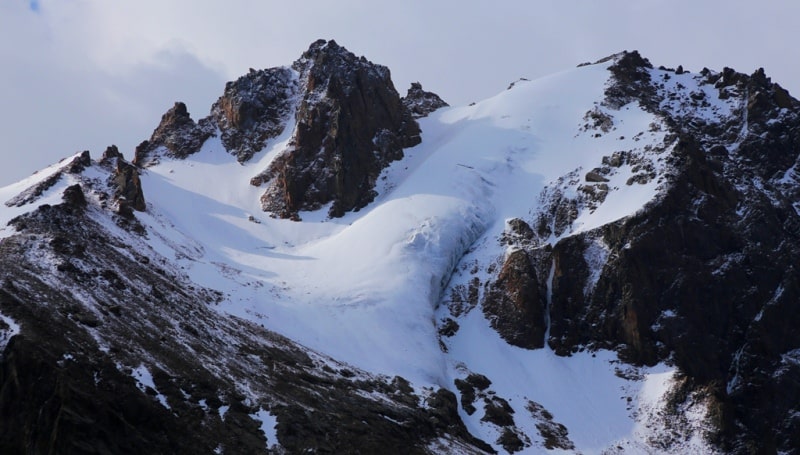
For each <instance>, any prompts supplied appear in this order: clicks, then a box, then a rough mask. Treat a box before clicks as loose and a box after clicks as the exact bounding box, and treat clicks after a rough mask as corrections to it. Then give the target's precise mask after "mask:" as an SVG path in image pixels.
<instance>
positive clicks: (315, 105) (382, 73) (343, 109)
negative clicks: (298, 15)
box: [253, 40, 420, 218]
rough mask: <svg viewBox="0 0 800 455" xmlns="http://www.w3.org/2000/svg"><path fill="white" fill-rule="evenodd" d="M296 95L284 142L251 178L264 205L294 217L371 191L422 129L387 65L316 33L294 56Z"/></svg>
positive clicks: (336, 210)
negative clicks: (289, 137)
mask: <svg viewBox="0 0 800 455" xmlns="http://www.w3.org/2000/svg"><path fill="white" fill-rule="evenodd" d="M293 69H294V70H295V71H297V72H298V73H299V79H300V96H299V99H298V103H297V108H296V113H295V130H294V134H293V136H292V140H291V141H290V143H289V146H288V147H287V149H286V150H285V151H284V152H283V154H281V155H280V156H279V157H278V158H276V159H275V161H273V162H272V164H271V165H270V167H269V169H267V170H266V171H265V172H264V173H262V174H260V175H259V176H257V177H256V178H254V179H253V184H255V185H261V184H266V185H267V190H266V193H265V194H264V196H263V197H262V199H261V201H262V205H263V208H264V210H266V211H269V212H272V213H274V214H276V215H277V216H280V217H283V218H297V217H298V212H299V211H301V210H316V209H319V208H321V207H322V206H324V205H326V204H331V205H330V207H329V209H328V214H329V216H331V217H339V216H342V215H343V214H344V213H345V212H347V211H350V210H358V209H360V208H362V207H364V206H365V205H366V204H368V203H369V202H371V201H372V200H373V198H374V197H375V194H376V193H375V190H374V187H375V182H376V180H377V178H378V176H379V175H380V173H381V171H382V170H383V169H384V168H385V167H386V166H388V165H389V163H391V162H392V161H395V160H398V159H400V158H402V157H403V148H406V147H411V146H413V145H416V144H418V143H419V142H420V130H419V126H418V125H417V123H416V121H414V118H413V116H412V114H411V112H410V111H409V109H408V108H407V107H406V106H405V105H404V104H403V103H402V101H401V99H400V96H399V94H398V93H397V90H395V88H394V84H393V83H392V80H391V76H390V73H389V70H388V68H386V67H385V66H382V65H377V64H374V63H372V62H370V61H368V60H367V59H366V58H364V57H356V56H355V54H353V53H351V52H349V51H347V50H346V49H345V48H343V47H341V46H339V45H338V44H336V42H335V41H324V40H319V41H316V42H315V43H313V44H312V45H311V47H310V48H309V50H308V51H306V52H305V53H303V56H302V57H301V58H300V59H299V60H298V61H296V62H295V63H294V65H293Z"/></svg>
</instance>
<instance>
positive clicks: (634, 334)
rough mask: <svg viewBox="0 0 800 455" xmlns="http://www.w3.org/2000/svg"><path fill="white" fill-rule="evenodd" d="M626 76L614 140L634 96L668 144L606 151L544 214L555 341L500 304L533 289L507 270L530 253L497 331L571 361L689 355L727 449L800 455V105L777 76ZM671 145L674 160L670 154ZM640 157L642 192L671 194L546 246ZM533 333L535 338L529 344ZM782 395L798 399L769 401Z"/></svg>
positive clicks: (536, 244) (634, 63)
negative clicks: (610, 355) (603, 352)
mask: <svg viewBox="0 0 800 455" xmlns="http://www.w3.org/2000/svg"><path fill="white" fill-rule="evenodd" d="M610 71H611V73H612V74H613V77H612V79H611V83H610V84H609V86H608V87H607V89H606V101H605V107H606V108H607V109H608V110H607V111H606V113H607V115H605V114H601V113H600V110H598V111H595V112H594V113H591V114H592V115H590V116H589V117H590V118H591V119H592V120H594V123H593V125H596V129H597V131H599V134H605V133H607V132H612V131H613V130H614V129H615V123H614V120H613V116H614V115H615V114H616V111H617V110H619V109H620V108H621V107H622V106H625V105H627V104H628V103H631V102H632V103H637V104H639V105H640V106H642V107H643V108H644V109H646V110H648V111H649V112H652V113H653V114H655V115H656V116H658V118H660V119H661V120H662V122H663V124H664V127H666V128H667V129H668V131H669V134H668V136H667V141H668V143H665V144H664V146H663V149H661V150H658V149H651V150H650V151H646V152H645V153H643V154H641V155H640V154H638V152H636V151H625V150H622V151H620V152H618V153H615V154H614V155H612V156H607V157H604V158H603V160H602V163H603V164H602V165H601V166H599V167H598V168H596V169H594V170H593V171H591V172H589V173H587V174H586V176H585V178H584V181H583V183H581V185H582V186H581V187H580V188H579V190H578V191H577V192H576V193H577V194H578V197H577V198H565V197H562V196H558V195H557V196H553V195H552V194H553V193H551V195H550V201H551V203H550V204H549V205H546V207H547V208H546V209H545V210H542V211H541V212H540V213H539V215H538V216H537V217H535V218H534V219H532V220H531V224H532V225H534V226H539V231H538V232H537V236H538V240H536V241H533V242H530V241H529V242H527V243H526V242H522V241H521V240H522V239H521V238H520V237H519V236H516V237H514V238H516V239H517V240H516V245H518V247H519V248H521V250H519V251H528V254H529V255H530V256H531V258H532V259H531V261H530V264H532V265H531V267H532V268H533V270H531V271H528V272H525V273H524V276H526V277H527V279H528V280H531V281H532V280H534V279H535V278H536V277H537V276H538V277H542V276H548V273H550V270H552V273H551V277H552V278H551V281H550V282H544V283H542V284H540V285H539V293H540V294H544V293H545V292H548V293H549V303H548V317H547V321H548V324H549V325H548V326H547V327H546V328H547V329H549V335H548V337H547V339H544V333H545V325H544V319H543V318H542V317H541V316H535V317H528V318H526V319H525V320H526V321H527V325H526V326H525V327H524V328H522V329H520V328H519V310H518V309H516V308H513V307H509V309H508V310H506V311H503V312H500V313H498V312H497V311H496V310H494V309H495V308H497V303H496V302H497V301H498V298H497V297H496V295H497V293H498V292H501V291H502V293H503V295H505V296H507V297H505V298H506V299H513V298H514V297H515V296H517V295H519V292H520V290H519V285H518V284H516V283H518V282H519V280H515V281H509V280H508V278H507V276H508V275H507V273H506V270H507V269H509V268H513V269H515V270H520V267H518V266H516V265H515V264H517V263H518V262H519V261H520V257H521V254H520V253H519V252H515V253H513V254H510V255H507V257H506V258H505V263H504V265H503V267H502V268H501V269H500V273H499V274H498V275H497V277H496V279H494V280H493V281H492V284H491V289H492V290H491V291H489V292H488V293H487V294H486V297H485V299H484V301H483V308H484V311H488V312H491V313H494V314H498V315H497V316H496V319H495V320H497V321H498V322H495V323H494V324H493V325H494V326H496V327H497V328H498V330H499V332H500V333H501V334H502V335H503V337H504V338H505V339H506V340H507V341H508V342H510V343H512V344H517V345H522V346H536V345H541V344H542V343H547V344H548V345H549V346H550V347H551V348H552V349H553V350H554V351H555V352H556V353H559V354H560V355H570V353H573V352H576V351H579V350H583V349H586V348H587V347H588V348H590V349H596V348H606V349H615V350H618V351H619V352H620V354H621V355H622V356H623V358H625V359H627V360H628V361H631V362H633V363H640V364H649V365H652V364H655V363H657V362H662V361H670V362H674V363H675V365H677V366H678V368H679V369H680V372H681V374H683V375H685V378H686V381H688V382H689V383H690V384H691V389H692V390H696V391H702V393H703V395H704V396H705V397H706V398H708V399H709V400H710V402H712V403H713V404H712V405H711V408H712V413H711V419H712V420H713V422H714V425H715V428H716V433H715V434H714V435H713V436H712V440H714V441H715V442H718V443H719V444H720V446H721V447H722V448H723V449H724V450H725V451H730V452H732V453H751V452H753V451H761V450H765V451H766V452H774V451H776V450H787V449H790V448H797V447H799V444H800V440H798V439H797V436H796V432H792V431H791V430H789V429H790V428H792V427H794V426H796V425H797V424H798V422H797V421H796V419H795V417H793V416H795V415H796V414H795V411H796V409H797V406H798V403H799V402H798V397H800V388H798V387H797V384H798V382H797V378H798V377H800V376H799V375H800V369H798V363H797V362H796V361H795V360H794V359H795V357H796V355H797V347H798V346H800V335H798V334H797V333H796V331H794V330H792V329H791V327H793V326H794V325H795V324H797V323H798V322H800V320H798V316H797V315H798V310H800V307H799V306H798V305H800V300H798V296H799V295H800V288H799V287H798V273H797V269H796V264H797V261H798V260H800V249H799V248H798V245H800V237H799V236H800V229H798V227H799V226H800V215H798V210H797V207H798V206H797V202H796V201H797V183H798V176H797V174H796V171H795V169H796V163H797V162H798V160H800V111H798V107H800V104H798V102H797V100H794V99H793V98H791V97H788V95H787V94H786V92H785V90H783V89H782V88H781V87H780V86H778V85H776V84H773V83H771V82H770V81H769V79H767V78H766V77H765V76H764V73H763V71H762V70H759V71H756V72H755V73H754V74H752V75H750V76H747V75H744V74H740V73H735V72H733V71H732V70H729V69H726V70H725V71H723V72H722V73H712V72H710V71H708V70H704V71H703V72H702V73H700V74H696V75H687V74H686V73H683V74H682V73H680V72H676V71H672V70H666V69H654V68H652V66H651V65H650V64H649V62H647V61H646V60H644V59H642V58H641V57H640V56H639V55H638V54H636V53H626V54H623V55H621V56H620V57H618V58H617V60H616V62H615V64H614V65H612V66H611V68H610ZM675 79H677V81H675ZM688 87H694V89H693V90H692V89H690V88H688ZM720 99H721V100H727V101H728V102H733V104H734V105H735V106H736V107H735V109H734V110H733V111H732V112H731V114H730V115H725V116H717V115H716V114H715V112H716V111H715V110H714V106H717V105H719V100H720ZM663 150H669V151H668V152H666V153H667V154H666V155H664V156H663V158H655V157H654V155H655V154H663V153H664V152H663ZM656 159H663V160H665V162H666V163H668V166H667V167H665V168H664V171H663V172H656V170H655V167H653V166H649V165H648V163H647V162H648V161H653V160H656ZM627 162H635V163H636V167H637V168H638V169H637V170H636V172H637V173H636V174H635V175H634V176H633V177H632V178H631V179H629V181H628V183H627V184H628V185H636V184H637V183H639V182H641V181H648V180H651V179H661V180H663V182H664V186H663V188H664V189H663V191H662V192H661V193H660V194H659V195H658V196H657V198H656V199H655V200H653V201H651V202H650V203H649V204H648V205H647V206H646V207H645V208H644V209H643V210H640V211H639V212H637V213H636V214H635V215H633V216H630V217H627V218H623V219H621V220H619V221H616V222H613V223H610V224H607V225H605V226H602V227H600V228H597V229H594V230H592V231H589V232H584V233H580V234H577V235H570V236H566V237H564V238H561V239H560V240H558V241H556V242H555V243H554V244H552V246H550V245H549V244H547V245H546V243H547V239H548V238H550V236H551V235H552V234H557V235H559V234H562V233H563V232H568V231H569V226H570V224H571V222H572V220H574V219H575V218H576V216H577V213H578V210H579V209H581V208H584V207H592V205H593V204H597V201H598V195H599V196H600V197H599V199H600V203H602V198H603V197H604V195H605V193H606V192H607V191H608V188H607V187H608V185H606V184H605V183H603V182H607V181H608V180H607V179H606V178H605V177H604V176H609V175H612V174H613V173H614V172H616V171H615V169H617V168H619V167H620V166H623V165H625V164H626V163H627ZM603 186H605V188H603ZM587 187H593V188H591V189H588V190H587V189H586V188H587ZM557 194H561V193H557ZM570 214H572V215H570ZM553 227H555V228H553ZM512 237H513V236H512ZM543 245H544V246H546V248H545V247H543ZM534 265H535V266H536V267H533V266H534ZM526 267H528V266H527V265H526ZM526 267H524V268H522V270H526ZM532 295H534V296H535V295H536V294H535V293H532ZM501 301H502V300H501ZM528 301H529V302H537V299H536V298H534V297H531V298H529V299H528ZM521 332H527V333H528V334H529V335H528V336H527V338H526V340H525V341H524V342H522V343H520V341H519V333H521ZM775 395H781V396H784V397H786V398H787V399H785V400H784V399H782V400H778V401H771V400H769V399H767V398H766V397H769V396H775ZM682 400H688V398H687V397H686V396H683V398H682ZM767 401H770V402H771V404H770V405H768V406H767V405H765V403H766V402H767Z"/></svg>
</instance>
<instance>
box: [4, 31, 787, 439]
mask: <svg viewBox="0 0 800 455" xmlns="http://www.w3.org/2000/svg"><path fill="white" fill-rule="evenodd" d="M799 161H800V102H798V101H797V100H796V99H794V98H792V97H791V96H790V94H789V93H788V92H787V91H786V90H784V89H782V88H781V87H780V86H779V85H777V84H775V83H773V82H772V81H771V80H770V79H769V78H768V77H767V76H766V75H765V74H764V71H763V70H757V71H755V72H754V73H753V74H751V75H747V74H742V73H738V72H736V71H734V70H732V69H729V68H725V69H723V70H722V71H721V72H717V71H712V70H709V69H705V68H704V69H703V70H702V71H700V72H699V73H693V72H689V71H685V70H684V69H683V68H681V67H678V68H676V69H669V68H664V67H660V68H655V67H653V65H651V64H650V62H649V61H648V60H647V59H645V58H643V57H642V56H641V55H639V54H638V53H637V52H635V51H634V52H622V53H619V54H616V55H612V56H610V57H607V58H605V59H602V60H600V61H597V62H595V63H591V64H582V65H579V66H578V67H577V68H573V69H570V70H566V71H564V72H561V73H558V74H554V75H552V76H549V77H545V78H542V79H539V80H535V81H527V80H520V81H517V82H515V83H514V84H512V85H511V86H510V87H509V89H508V90H506V91H504V92H502V93H499V94H498V95H496V96H494V97H492V98H489V99H487V100H484V101H481V102H478V103H474V104H471V105H469V106H457V107H449V106H448V105H447V103H445V102H444V101H443V100H442V99H441V98H439V97H438V96H437V95H435V94H433V93H430V92H426V91H425V90H424V89H423V88H422V86H421V85H420V84H418V83H415V84H412V86H411V88H410V89H409V90H408V92H407V94H406V95H405V96H401V95H400V94H399V93H398V92H397V90H396V89H395V87H394V85H393V83H392V81H391V75H390V71H389V70H388V69H387V68H386V67H384V66H381V65H377V64H374V63H372V62H370V61H368V60H367V59H366V58H364V57H357V56H355V55H354V54H352V53H351V52H349V51H347V50H346V49H345V48H343V47H341V46H340V45H338V44H337V43H335V42H334V41H324V40H320V41H317V42H315V43H313V44H312V45H311V46H310V48H309V49H308V51H306V52H305V53H304V54H303V55H302V56H301V57H300V58H299V59H298V60H297V61H296V62H294V64H292V65H291V66H289V67H281V68H271V69H266V70H251V71H250V72H249V73H248V74H246V75H244V76H242V77H241V78H239V79H238V80H236V81H232V82H229V83H228V84H227V85H226V87H225V89H224V92H223V94H222V96H220V98H219V99H218V101H217V102H215V103H214V104H213V106H211V109H210V113H209V115H208V116H207V117H205V118H202V119H199V120H194V119H193V118H192V117H191V115H190V114H189V112H188V110H187V107H186V106H185V105H184V104H183V103H176V104H175V105H174V106H173V107H172V108H171V109H169V111H167V113H165V114H164V116H163V117H162V119H161V122H160V124H159V125H158V126H157V128H156V129H155V131H154V132H153V135H152V136H151V137H150V138H149V139H148V140H146V141H144V142H142V144H140V145H139V146H138V147H137V148H136V150H135V151H133V153H132V155H131V160H130V161H128V160H126V159H125V156H124V155H123V153H121V152H120V151H119V150H118V149H117V148H116V147H114V146H110V147H109V148H108V149H107V150H106V151H105V152H104V153H102V155H101V156H100V157H98V158H92V155H91V154H90V153H89V152H82V153H78V154H75V155H73V156H72V157H68V158H66V159H64V160H62V161H61V162H60V163H57V164H54V165H53V166H51V167H49V168H47V169H43V170H41V171H39V172H37V173H36V174H34V175H32V176H31V177H29V178H27V179H25V180H22V181H20V182H18V183H16V184H13V185H10V186H7V187H5V188H1V189H0V201H2V202H3V203H4V205H3V206H1V207H0V224H2V226H3V227H2V228H0V263H1V264H2V266H1V267H0V277H1V278H2V279H1V280H0V283H1V284H0V349H2V357H0V419H2V423H3V424H2V425H0V452H2V453H60V454H70V453H81V454H83V453H98V454H104V453H109V454H111V453H113V454H119V453H187V454H188V453H191V454H200V453H226V454H240V453H302V452H313V453H378V452H380V453H398V454H407V453H457V454H473V453H474V454H478V453H550V452H552V453H582V454H592V453H597V454H600V453H602V454H614V453H642V454H651V453H657V454H683V453H734V454H750V453H785V454H793V453H800V432H798V431H797V428H798V427H800V332H798V331H797V330H795V328H796V327H797V326H798V325H800V311H799V310H800V280H799V278H800V276H799V275H798V272H797V270H796V264H798V263H800V242H799V241H798V240H800V202H798V201H800V175H799V174H798V162H799Z"/></svg>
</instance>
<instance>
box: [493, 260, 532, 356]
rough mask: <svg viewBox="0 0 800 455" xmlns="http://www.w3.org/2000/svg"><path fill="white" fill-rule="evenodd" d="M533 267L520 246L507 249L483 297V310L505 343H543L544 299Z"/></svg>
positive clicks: (530, 345) (521, 345)
mask: <svg viewBox="0 0 800 455" xmlns="http://www.w3.org/2000/svg"><path fill="white" fill-rule="evenodd" d="M540 289H541V286H540V284H539V280H538V278H537V276H536V270H535V269H534V267H533V264H532V263H531V259H530V258H529V257H528V253H527V252H525V250H523V249H519V250H515V251H513V252H511V253H510V254H509V255H508V257H507V258H506V260H505V262H504V263H503V267H502V268H501V269H500V273H498V275H497V280H496V281H495V282H494V283H492V284H491V287H490V288H489V290H488V291H487V292H486V295H485V297H484V300H483V305H482V308H483V313H484V314H485V315H486V318H487V319H488V320H489V323H490V324H491V326H492V328H494V329H495V330H497V332H498V333H499V334H500V335H501V336H502V337H503V339H504V340H506V341H507V342H508V343H509V344H512V345H514V346H519V347H522V348H528V349H536V348H541V347H543V346H544V333H545V329H546V325H545V313H546V306H547V302H546V299H545V297H544V295H542V294H541V292H540Z"/></svg>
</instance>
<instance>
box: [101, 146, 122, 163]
mask: <svg viewBox="0 0 800 455" xmlns="http://www.w3.org/2000/svg"><path fill="white" fill-rule="evenodd" d="M122 157H123V156H122V153H121V152H120V151H119V149H118V148H117V146H116V145H109V146H108V147H106V150H105V151H104V152H103V156H102V157H101V158H100V162H101V163H107V162H109V161H110V160H111V159H113V158H122Z"/></svg>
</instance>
